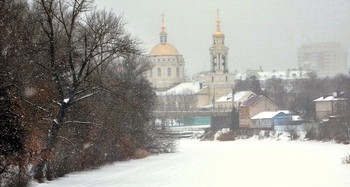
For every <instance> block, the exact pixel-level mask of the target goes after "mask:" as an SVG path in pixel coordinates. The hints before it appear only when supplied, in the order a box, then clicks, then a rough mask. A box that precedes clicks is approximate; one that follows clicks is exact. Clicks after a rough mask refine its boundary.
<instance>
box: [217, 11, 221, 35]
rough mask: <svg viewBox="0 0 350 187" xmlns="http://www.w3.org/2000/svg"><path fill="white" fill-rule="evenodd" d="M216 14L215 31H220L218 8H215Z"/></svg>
mask: <svg viewBox="0 0 350 187" xmlns="http://www.w3.org/2000/svg"><path fill="white" fill-rule="evenodd" d="M216 11H217V13H216V14H217V15H216V32H221V31H220V17H219V9H216Z"/></svg>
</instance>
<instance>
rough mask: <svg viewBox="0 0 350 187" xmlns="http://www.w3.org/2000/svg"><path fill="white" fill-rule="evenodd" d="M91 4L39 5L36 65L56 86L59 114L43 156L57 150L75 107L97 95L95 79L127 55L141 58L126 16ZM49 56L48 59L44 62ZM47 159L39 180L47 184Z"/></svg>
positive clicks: (81, 0) (66, 0)
mask: <svg viewBox="0 0 350 187" xmlns="http://www.w3.org/2000/svg"><path fill="white" fill-rule="evenodd" d="M92 3H93V1H90V0H58V1H56V0H37V1H35V9H36V12H35V20H36V22H37V23H38V25H40V28H41V33H39V34H38V38H37V41H38V43H40V44H41V45H40V46H44V47H40V48H41V49H42V50H41V51H40V52H39V53H38V57H37V59H40V61H38V62H37V64H38V65H39V66H40V67H42V68H43V69H45V70H46V71H48V72H49V73H50V75H51V79H52V81H53V84H54V85H55V92H54V93H55V94H56V97H55V103H56V104H57V110H56V114H54V119H53V122H52V126H51V127H50V128H49V130H48V135H47V139H46V143H45V150H44V152H52V151H53V150H54V148H55V145H56V142H57V138H58V135H59V132H60V130H61V129H62V128H67V127H68V126H65V125H64V124H65V121H64V119H65V116H66V114H67V112H68V109H69V108H71V106H72V105H74V104H76V103H77V102H80V101H82V100H84V99H86V98H89V97H91V96H93V95H94V94H96V93H98V92H99V91H100V89H99V88H98V87H96V86H94V85H93V84H91V82H90V79H91V77H92V76H93V74H94V73H96V72H97V70H98V69H99V68H100V67H101V65H102V64H104V63H109V62H111V61H113V60H115V59H118V58H121V57H123V56H126V55H128V54H139V53H140V51H139V49H138V48H137V45H136V44H137V43H138V42H137V40H136V39H133V38H131V36H130V35H129V34H128V33H127V32H126V31H125V30H124V29H123V26H124V22H123V19H122V17H117V16H115V15H114V14H113V13H107V12H105V11H91V5H92ZM43 57H44V58H43ZM47 160H48V159H47V158H45V157H43V158H42V161H41V162H40V163H39V164H38V165H37V167H36V173H35V174H36V175H35V178H36V179H38V180H39V181H43V168H44V166H45V164H46V162H47Z"/></svg>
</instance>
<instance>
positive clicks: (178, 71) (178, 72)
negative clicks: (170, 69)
mask: <svg viewBox="0 0 350 187" xmlns="http://www.w3.org/2000/svg"><path fill="white" fill-rule="evenodd" d="M176 76H178V77H179V76H180V69H179V67H177V68H176Z"/></svg>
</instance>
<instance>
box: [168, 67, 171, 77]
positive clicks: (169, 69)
mask: <svg viewBox="0 0 350 187" xmlns="http://www.w3.org/2000/svg"><path fill="white" fill-rule="evenodd" d="M168 76H171V68H168Z"/></svg>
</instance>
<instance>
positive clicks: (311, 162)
mask: <svg viewBox="0 0 350 187" xmlns="http://www.w3.org/2000/svg"><path fill="white" fill-rule="evenodd" d="M349 153H350V146H349V145H342V144H335V143H329V142H328V143H322V142H308V141H276V140H255V139H249V140H237V141H232V142H219V141H198V140H182V141H180V143H179V150H178V152H177V153H173V154H161V155H156V156H150V157H148V158H145V159H141V160H131V161H127V162H117V163H115V164H112V165H109V166H105V167H103V168H101V169H98V170H94V171H87V172H80V173H74V174H70V175H67V176H66V177H64V178H60V179H57V180H55V181H51V182H47V183H44V184H40V185H38V184H34V185H33V186H35V187H46V186H50V187H54V186H60V187H61V186H81V187H83V186H118V187H119V186H122V187H124V186H135V187H141V186H142V187H145V186H149V187H158V186H162V187H163V186H174V187H175V186H176V187H179V186H191V187H193V186H201V187H202V186H213V187H214V186H215V187H222V186H238V187H259V186H261V187H263V186H268V187H274V186H278V187H288V186H291V187H304V186H305V187H306V186H307V187H310V186H317V187H349V186H350V165H346V164H342V163H341V158H343V157H344V156H346V155H347V154H349Z"/></svg>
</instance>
